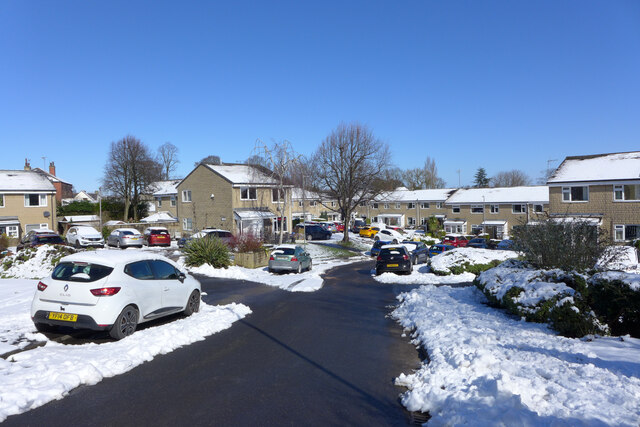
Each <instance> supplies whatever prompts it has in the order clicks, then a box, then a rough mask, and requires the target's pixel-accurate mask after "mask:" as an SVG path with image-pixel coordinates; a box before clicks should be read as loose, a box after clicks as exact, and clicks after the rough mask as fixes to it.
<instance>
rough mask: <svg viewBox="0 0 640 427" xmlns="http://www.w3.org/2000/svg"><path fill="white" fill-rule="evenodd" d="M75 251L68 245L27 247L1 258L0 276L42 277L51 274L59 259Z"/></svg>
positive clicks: (19, 277) (18, 277)
mask: <svg viewBox="0 0 640 427" xmlns="http://www.w3.org/2000/svg"><path fill="white" fill-rule="evenodd" d="M72 253H75V250H74V249H72V248H70V247H68V246H60V245H42V246H38V247H37V248H26V249H22V250H20V251H18V252H16V253H15V254H13V255H9V256H6V257H4V258H2V259H0V262H1V265H0V277H2V278H16V279H41V278H43V277H46V276H48V275H50V274H51V272H52V271H53V268H54V267H55V265H56V264H57V262H58V260H59V259H60V258H62V257H63V256H66V255H70V254H72Z"/></svg>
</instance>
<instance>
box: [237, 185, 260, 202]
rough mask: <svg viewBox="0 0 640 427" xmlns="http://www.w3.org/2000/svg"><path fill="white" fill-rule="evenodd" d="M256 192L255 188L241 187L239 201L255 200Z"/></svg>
mask: <svg viewBox="0 0 640 427" xmlns="http://www.w3.org/2000/svg"><path fill="white" fill-rule="evenodd" d="M257 199H258V196H257V190H256V188H255V187H242V188H241V189H240V200H257Z"/></svg>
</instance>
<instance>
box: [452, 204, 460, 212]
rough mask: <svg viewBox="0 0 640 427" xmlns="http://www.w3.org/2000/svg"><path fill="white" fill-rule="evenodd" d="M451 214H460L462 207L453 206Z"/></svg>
mask: <svg viewBox="0 0 640 427" xmlns="http://www.w3.org/2000/svg"><path fill="white" fill-rule="evenodd" d="M451 212H452V213H460V206H458V205H454V206H451Z"/></svg>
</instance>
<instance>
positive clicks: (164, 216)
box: [140, 211, 178, 222]
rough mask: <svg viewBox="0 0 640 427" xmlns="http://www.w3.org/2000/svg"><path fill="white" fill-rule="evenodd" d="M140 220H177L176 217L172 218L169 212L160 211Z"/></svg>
mask: <svg viewBox="0 0 640 427" xmlns="http://www.w3.org/2000/svg"><path fill="white" fill-rule="evenodd" d="M140 222H178V219H177V218H174V217H173V216H172V215H171V214H170V213H169V212H167V211H162V212H156V213H154V214H152V215H149V216H148V217H146V218H142V219H141V220H140Z"/></svg>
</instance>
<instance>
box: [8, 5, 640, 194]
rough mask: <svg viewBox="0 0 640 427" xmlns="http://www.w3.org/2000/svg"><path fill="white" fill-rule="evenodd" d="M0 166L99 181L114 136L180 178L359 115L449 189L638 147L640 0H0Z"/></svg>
mask: <svg viewBox="0 0 640 427" xmlns="http://www.w3.org/2000/svg"><path fill="white" fill-rule="evenodd" d="M0 55H1V56H0V169H21V168H22V167H23V165H24V158H25V157H28V158H30V159H31V161H32V166H39V167H42V164H43V160H42V157H43V156H45V157H46V158H47V164H48V162H49V161H51V160H53V161H55V163H56V166H57V171H58V175H59V176H60V177H61V178H63V179H65V180H67V181H69V182H71V183H72V184H74V186H75V188H76V190H78V191H79V190H81V189H86V190H95V189H97V187H98V186H99V184H100V179H101V177H102V172H103V167H104V164H105V161H106V155H107V152H108V149H109V143H110V142H111V141H115V140H118V139H119V138H122V137H123V136H125V135H127V134H132V135H134V136H136V137H138V138H140V139H141V140H142V141H144V142H145V143H147V144H148V145H149V146H150V147H152V148H154V149H155V148H157V147H158V146H159V145H161V144H162V143H164V142H166V141H170V142H172V143H173V144H175V145H176V146H178V148H179V149H180V153H179V157H180V160H181V164H180V168H179V171H178V174H179V175H182V176H183V175H186V174H187V173H189V172H190V170H191V169H192V166H193V163H194V162H195V161H197V160H199V159H200V158H202V157H204V156H206V155H209V154H216V155H219V156H220V157H221V158H222V160H223V161H226V162H233V161H242V160H244V159H246V158H247V157H248V156H249V155H251V154H252V153H251V151H252V149H253V148H254V145H255V141H256V140H257V139H260V140H262V141H265V142H271V141H272V140H284V139H286V140H289V141H291V143H292V144H293V147H294V148H295V149H296V150H297V151H298V152H300V153H302V154H305V155H308V154H310V153H312V152H313V151H314V150H315V148H316V147H317V145H318V144H319V143H320V142H321V141H322V139H323V138H324V137H325V136H327V134H328V133H329V132H330V131H331V130H332V129H333V128H335V127H336V125H337V124H338V123H339V122H340V121H359V122H361V123H364V124H367V125H368V126H370V127H371V129H372V130H373V132H374V134H375V135H376V136H377V137H379V138H380V139H382V140H383V141H385V142H387V143H388V144H389V145H390V147H391V151H392V153H393V161H394V163H395V164H396V165H397V166H399V167H401V168H403V169H406V168H410V167H417V166H420V165H422V163H423V162H424V159H425V158H426V156H430V157H432V158H434V159H435V160H436V164H437V166H438V170H439V173H440V175H441V176H442V177H443V178H444V179H445V180H446V181H447V184H448V185H449V186H457V184H458V174H457V172H456V171H457V170H458V169H460V170H461V181H462V184H463V185H465V184H470V183H471V182H472V180H473V175H474V173H475V171H476V169H477V168H478V167H480V166H482V167H484V168H485V169H486V170H487V172H488V174H489V176H491V175H494V174H495V173H497V172H499V171H502V170H508V169H513V168H517V169H522V170H523V171H525V172H526V173H527V174H529V175H530V176H531V177H532V178H534V179H535V178H537V177H539V176H540V175H541V171H542V170H544V169H545V168H546V165H547V160H549V159H557V161H556V162H555V164H556V165H557V164H558V163H559V161H561V160H562V159H563V158H564V157H565V156H569V155H579V154H595V153H602V152H614V151H631V150H640V140H639V135H640V2H638V1H635V0H633V1H580V2H578V1H558V0H552V1H536V2H522V1H515V2H514V1H476V0H474V1H456V2H448V1H447V2H444V1H426V0H425V1H402V2H397V1H387V2H380V1H362V2H348V1H337V2H330V1H322V2H306V1H291V2H284V1H269V2H248V1H241V2H236V1H230V2H224V3H219V2H208V1H207V2H204V1H203V2H186V1H185V2H158V1H153V2H152V1H149V2H142V1H134V2H131V1H108V2H107V1H84V0H83V1H55V2H53V1H48V0H47V1H22V0H4V1H2V2H0Z"/></svg>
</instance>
